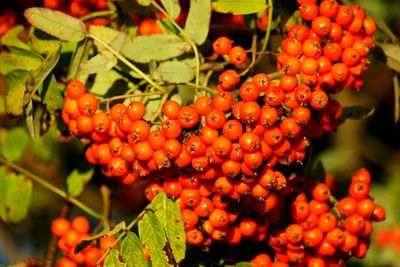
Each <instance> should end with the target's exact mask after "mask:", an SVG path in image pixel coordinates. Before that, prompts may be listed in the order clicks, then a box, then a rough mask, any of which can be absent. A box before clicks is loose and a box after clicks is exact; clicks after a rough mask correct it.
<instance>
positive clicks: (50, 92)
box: [38, 74, 64, 113]
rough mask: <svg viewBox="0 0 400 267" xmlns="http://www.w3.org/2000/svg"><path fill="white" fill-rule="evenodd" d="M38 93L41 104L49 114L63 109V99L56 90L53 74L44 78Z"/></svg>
mask: <svg viewBox="0 0 400 267" xmlns="http://www.w3.org/2000/svg"><path fill="white" fill-rule="evenodd" d="M38 91H39V94H40V96H41V98H42V101H43V103H44V104H45V105H46V109H47V110H48V111H49V112H50V113H54V112H55V111H56V110H62V109H63V106H64V98H63V96H62V94H61V91H60V89H59V88H58V85H57V81H56V78H55V76H54V75H53V74H52V75H50V76H49V77H47V78H46V80H45V81H44V82H43V83H42V85H41V86H40V87H39V89H38Z"/></svg>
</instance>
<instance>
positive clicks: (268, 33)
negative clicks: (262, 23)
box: [256, 0, 274, 64]
mask: <svg viewBox="0 0 400 267" xmlns="http://www.w3.org/2000/svg"><path fill="white" fill-rule="evenodd" d="M273 12H274V3H273V1H272V0H268V24H267V29H266V30H265V37H264V40H263V43H262V46H261V50H260V51H258V52H259V53H261V55H262V53H264V51H265V50H266V49H267V45H268V42H269V37H270V36H271V27H272V26H271V25H272V15H273ZM261 55H260V56H259V57H258V58H257V60H256V64H257V63H258V62H259V61H260V59H261Z"/></svg>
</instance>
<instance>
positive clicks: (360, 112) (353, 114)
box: [339, 106, 375, 123]
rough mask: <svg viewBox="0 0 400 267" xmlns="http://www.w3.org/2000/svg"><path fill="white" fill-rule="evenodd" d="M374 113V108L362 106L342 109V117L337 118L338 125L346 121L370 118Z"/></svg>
mask: <svg viewBox="0 0 400 267" xmlns="http://www.w3.org/2000/svg"><path fill="white" fill-rule="evenodd" d="M374 112H375V108H370V107H364V106H351V107H344V108H343V113H342V116H340V118H339V123H343V122H344V121H346V120H347V119H352V120H359V119H366V118H368V117H371V116H372V115H373V114H374Z"/></svg>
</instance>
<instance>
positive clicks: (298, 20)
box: [285, 10, 303, 30]
mask: <svg viewBox="0 0 400 267" xmlns="http://www.w3.org/2000/svg"><path fill="white" fill-rule="evenodd" d="M302 22H303V19H302V17H301V15H300V11H298V10H296V11H295V12H293V15H291V16H290V18H289V19H288V20H287V21H286V23H285V29H286V30H289V28H290V27H292V26H293V25H295V24H302Z"/></svg>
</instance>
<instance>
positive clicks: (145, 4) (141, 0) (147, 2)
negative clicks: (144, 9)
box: [136, 0, 153, 6]
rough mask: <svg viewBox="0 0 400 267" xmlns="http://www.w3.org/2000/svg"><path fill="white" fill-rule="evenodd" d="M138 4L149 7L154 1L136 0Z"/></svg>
mask: <svg viewBox="0 0 400 267" xmlns="http://www.w3.org/2000/svg"><path fill="white" fill-rule="evenodd" d="M136 2H137V3H138V4H139V5H142V6H149V5H151V2H153V0H136Z"/></svg>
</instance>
